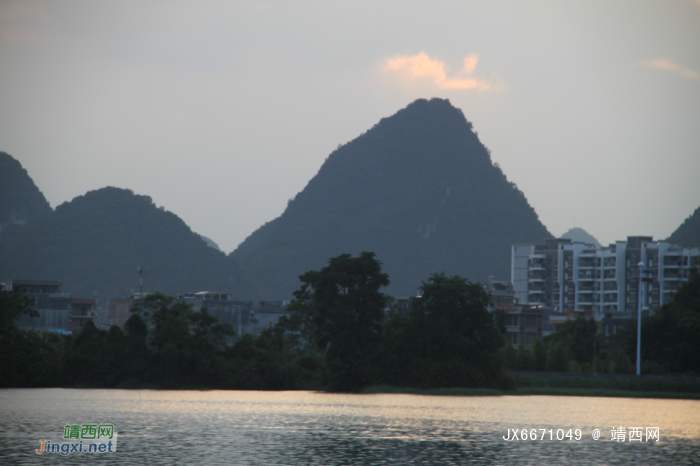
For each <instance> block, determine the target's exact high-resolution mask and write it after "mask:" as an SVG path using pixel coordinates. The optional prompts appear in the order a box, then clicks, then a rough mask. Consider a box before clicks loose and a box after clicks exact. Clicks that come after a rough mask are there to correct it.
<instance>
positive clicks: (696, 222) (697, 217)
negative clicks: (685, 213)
mask: <svg viewBox="0 0 700 466" xmlns="http://www.w3.org/2000/svg"><path fill="white" fill-rule="evenodd" d="M668 241H669V242H671V243H674V244H678V245H680V246H700V207H698V208H697V209H695V212H693V215H691V216H690V217H688V218H686V219H685V222H683V223H682V224H681V225H680V226H679V227H678V228H676V231H674V232H673V233H672V234H671V236H669V237H668Z"/></svg>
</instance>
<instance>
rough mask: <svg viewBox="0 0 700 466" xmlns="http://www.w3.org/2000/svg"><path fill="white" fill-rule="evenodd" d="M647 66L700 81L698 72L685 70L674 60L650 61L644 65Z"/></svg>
mask: <svg viewBox="0 0 700 466" xmlns="http://www.w3.org/2000/svg"><path fill="white" fill-rule="evenodd" d="M644 64H645V65H647V66H650V67H652V68H658V69H660V70H666V71H673V72H674V73H678V74H680V75H682V76H685V77H686V78H691V79H698V78H700V73H698V72H697V71H693V70H690V69H688V68H684V67H682V66H681V65H679V64H677V63H674V62H673V61H672V60H666V59H665V58H661V59H659V60H653V61H648V62H645V63H644Z"/></svg>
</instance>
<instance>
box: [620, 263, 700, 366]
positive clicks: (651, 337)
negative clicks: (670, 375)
mask: <svg viewBox="0 0 700 466" xmlns="http://www.w3.org/2000/svg"><path fill="white" fill-rule="evenodd" d="M631 327H632V326H630V329H629V330H628V331H627V332H626V337H627V348H628V352H629V353H631V354H636V348H637V332H636V325H635V326H634V329H632V328H631ZM698 335H700V274H699V273H698V271H697V269H693V270H691V273H690V277H689V278H688V281H687V282H686V283H684V284H683V285H682V286H681V287H680V288H678V291H677V292H676V293H675V294H674V296H673V300H672V301H671V302H670V303H668V304H666V305H664V306H663V307H662V308H661V309H659V310H657V311H656V312H655V313H654V314H653V315H651V316H650V317H646V318H644V319H642V361H643V362H647V361H650V362H655V363H657V364H660V365H661V366H663V367H665V369H666V371H668V372H676V373H682V372H691V371H692V372H694V373H696V374H700V338H698Z"/></svg>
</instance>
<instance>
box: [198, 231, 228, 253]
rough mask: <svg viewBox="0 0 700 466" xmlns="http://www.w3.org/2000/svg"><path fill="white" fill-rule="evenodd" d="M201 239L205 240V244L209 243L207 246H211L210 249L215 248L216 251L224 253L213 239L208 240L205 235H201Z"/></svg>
mask: <svg viewBox="0 0 700 466" xmlns="http://www.w3.org/2000/svg"><path fill="white" fill-rule="evenodd" d="M199 237H200V238H202V239H203V240H204V242H205V243H207V246H209V247H210V248H214V249H216V250H217V251H219V252H222V251H221V248H220V247H219V245H218V244H216V243H215V242H214V240H212V239H210V238H207V237H206V236H204V235H199Z"/></svg>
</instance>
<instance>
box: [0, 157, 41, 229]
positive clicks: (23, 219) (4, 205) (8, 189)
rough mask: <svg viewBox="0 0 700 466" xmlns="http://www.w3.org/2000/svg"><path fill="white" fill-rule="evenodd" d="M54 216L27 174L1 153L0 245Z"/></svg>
mask: <svg viewBox="0 0 700 466" xmlns="http://www.w3.org/2000/svg"><path fill="white" fill-rule="evenodd" d="M51 212H53V209H51V206H50V205H49V203H48V202H47V201H46V198H45V197H44V195H43V194H42V192H41V191H39V188H37V187H36V185H35V184H34V181H33V180H32V179H31V177H30V176H29V174H28V173H27V170H25V169H24V168H23V167H22V165H21V164H20V163H19V161H17V160H15V159H14V158H13V157H12V156H11V155H10V154H8V153H6V152H0V241H2V240H3V239H4V238H7V236H8V235H12V234H14V233H16V232H17V231H19V230H21V229H22V228H23V227H24V226H26V225H28V224H30V223H32V222H33V221H34V220H36V219H38V218H41V217H44V216H46V215H49V214H50V213H51Z"/></svg>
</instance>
